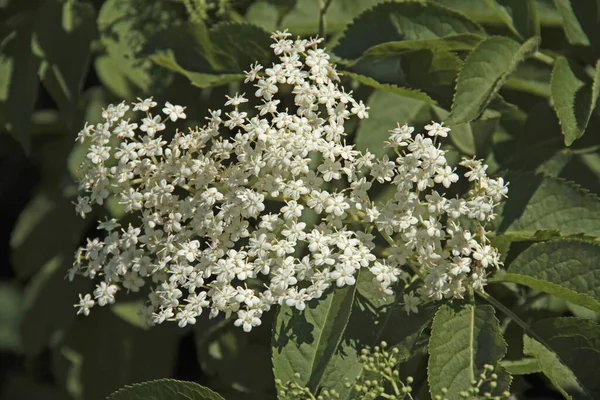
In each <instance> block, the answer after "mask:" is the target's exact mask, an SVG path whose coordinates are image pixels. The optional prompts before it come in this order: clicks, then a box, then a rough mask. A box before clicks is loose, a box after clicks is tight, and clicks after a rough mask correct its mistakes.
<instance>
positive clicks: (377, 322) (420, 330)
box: [322, 271, 438, 398]
mask: <svg viewBox="0 0 600 400" xmlns="http://www.w3.org/2000/svg"><path fill="white" fill-rule="evenodd" d="M356 290H357V294H356V296H355V298H354V306H353V309H352V314H351V315H350V320H349V321H348V326H347V327H346V330H345V331H344V335H343V338H342V341H341V343H340V345H339V347H338V349H337V351H336V352H335V354H334V356H333V357H332V358H331V360H330V361H329V363H328V364H327V368H326V370H325V373H324V374H323V379H322V386H323V387H324V388H328V389H335V390H336V391H337V392H338V393H340V396H341V398H354V397H348V396H349V394H350V392H351V391H352V388H347V387H346V383H347V382H350V383H353V382H355V381H356V380H357V379H358V377H359V376H360V375H361V374H363V373H364V371H363V364H362V363H361V362H360V354H361V351H362V350H363V349H365V348H370V347H372V346H376V345H380V344H381V342H382V341H386V342H387V344H388V347H389V348H396V349H398V354H397V358H398V360H399V361H400V362H403V361H406V360H408V359H410V358H411V357H414V356H415V354H417V353H418V352H419V351H421V346H422V347H423V348H424V347H425V345H426V344H425V343H426V342H425V343H424V339H426V338H427V337H426V336H427V335H426V334H425V333H424V331H425V330H426V329H427V327H428V326H429V325H430V324H431V320H432V318H433V315H434V314H435V311H436V310H437V307H438V304H436V303H434V302H431V303H428V304H426V305H423V306H421V307H419V312H418V313H416V314H415V313H411V314H410V315H407V314H406V311H405V310H404V307H403V306H402V304H401V302H400V301H399V299H396V298H394V297H393V296H387V295H384V294H383V293H381V291H380V290H379V289H378V283H374V282H373V275H372V274H371V273H370V272H368V271H363V272H361V274H360V276H359V279H358V281H357V288H356ZM408 290H410V289H408ZM398 291H400V288H399V289H398Z"/></svg>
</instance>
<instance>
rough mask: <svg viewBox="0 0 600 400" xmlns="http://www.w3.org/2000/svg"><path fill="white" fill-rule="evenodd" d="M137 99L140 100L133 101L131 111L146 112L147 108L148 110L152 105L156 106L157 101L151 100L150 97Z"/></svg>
mask: <svg viewBox="0 0 600 400" xmlns="http://www.w3.org/2000/svg"><path fill="white" fill-rule="evenodd" d="M138 100H139V101H140V102H139V103H133V111H138V110H139V111H144V112H147V111H148V110H150V109H151V108H152V107H156V105H157V103H156V102H155V101H154V100H152V97H150V98H147V99H144V100H142V99H140V98H139V97H138Z"/></svg>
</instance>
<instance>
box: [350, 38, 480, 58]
mask: <svg viewBox="0 0 600 400" xmlns="http://www.w3.org/2000/svg"><path fill="white" fill-rule="evenodd" d="M482 40H483V36H481V35H477V34H474V33H461V34H458V35H450V36H444V37H441V38H435V39H420V40H401V41H396V42H385V43H381V44H377V45H375V46H372V47H370V48H368V49H367V50H366V51H365V53H364V54H363V55H362V56H361V57H360V58H358V59H357V60H356V61H354V62H352V63H351V64H354V63H356V62H357V61H358V60H361V59H367V58H370V57H385V56H391V55H402V54H405V53H408V52H411V51H415V50H444V51H470V50H473V48H474V47H475V46H477V45H478V44H479V43H480V42H481V41H482Z"/></svg>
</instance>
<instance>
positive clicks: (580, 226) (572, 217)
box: [497, 172, 600, 237]
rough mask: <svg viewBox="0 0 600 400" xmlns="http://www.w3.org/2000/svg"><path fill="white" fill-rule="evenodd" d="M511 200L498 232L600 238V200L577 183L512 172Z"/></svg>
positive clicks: (507, 177) (507, 202) (506, 178)
mask: <svg viewBox="0 0 600 400" xmlns="http://www.w3.org/2000/svg"><path fill="white" fill-rule="evenodd" d="M504 179H505V181H507V182H510V183H509V192H508V199H506V200H505V201H504V204H503V205H502V206H501V207H502V211H501V214H500V218H499V219H500V220H501V222H500V226H499V227H498V229H497V231H498V233H508V234H518V235H520V236H534V235H535V233H536V231H539V230H545V231H559V232H560V233H561V234H562V235H575V234H580V233H583V234H586V235H590V236H595V237H598V236H600V199H599V198H598V197H597V196H595V195H593V194H590V193H589V192H587V191H585V190H583V189H581V188H580V187H579V186H578V185H576V184H575V183H573V182H569V181H565V180H561V179H557V178H550V177H544V176H543V175H534V174H533V173H522V172H509V173H507V174H505V176H504Z"/></svg>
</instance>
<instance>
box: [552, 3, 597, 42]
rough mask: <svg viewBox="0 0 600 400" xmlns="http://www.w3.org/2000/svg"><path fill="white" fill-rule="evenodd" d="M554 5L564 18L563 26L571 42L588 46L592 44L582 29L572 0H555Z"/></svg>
mask: <svg viewBox="0 0 600 400" xmlns="http://www.w3.org/2000/svg"><path fill="white" fill-rule="evenodd" d="M554 5H555V6H556V9H557V10H558V12H559V13H560V16H561V18H562V28H563V29H564V31H565V35H566V36H567V39H568V40H569V43H571V44H578V45H584V46H587V45H589V44H590V41H589V40H588V38H587V36H586V35H585V33H584V32H583V29H581V25H579V21H577V17H576V16H575V13H574V12H573V8H572V6H571V1H570V0H554Z"/></svg>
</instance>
